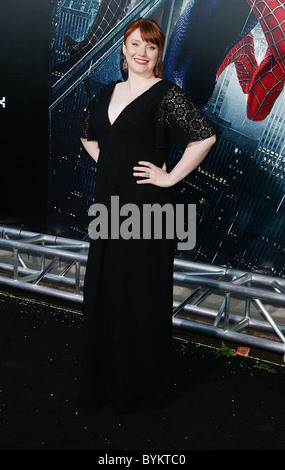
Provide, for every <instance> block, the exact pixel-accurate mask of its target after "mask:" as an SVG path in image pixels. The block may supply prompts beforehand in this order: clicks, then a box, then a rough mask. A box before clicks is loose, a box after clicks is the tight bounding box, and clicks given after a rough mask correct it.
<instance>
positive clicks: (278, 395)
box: [0, 292, 285, 463]
mask: <svg viewBox="0 0 285 470" xmlns="http://www.w3.org/2000/svg"><path fill="white" fill-rule="evenodd" d="M0 321H1V323H0V332H1V338H2V339H1V374H0V377H1V379H0V380H1V384H0V422H1V426H0V428H1V439H0V448H1V449H2V450H93V451H97V454H98V456H99V457H98V458H101V457H100V456H103V457H104V456H108V455H111V453H113V454H114V451H117V454H116V452H115V455H127V452H131V451H139V452H144V453H147V452H148V451H152V453H155V452H156V451H159V452H160V453H161V452H164V453H165V452H166V451H167V453H168V454H173V453H175V454H176V453H184V454H185V453H187V451H190V450H242V449H244V450H284V449H285V433H284V430H285V427H284V418H285V412H284V389H285V367H284V365H283V364H280V363H274V362H270V361H264V360H263V359H260V358H253V357H244V356H240V355H237V354H235V353H234V351H233V350H230V349H229V350H226V351H224V350H223V348H222V347H221V348H216V347H209V346H206V345H202V344H197V343H195V342H193V341H191V340H187V341H186V340H184V339H181V338H176V337H174V338H173V361H174V371H175V373H174V384H175V385H174V388H175V394H174V397H173V400H172V402H171V403H168V404H167V405H164V407H162V408H160V409H156V410H149V411H143V412H129V413H124V414H123V413H121V414H118V413H116V412H115V411H113V410H112V409H111V408H108V407H107V408H104V409H102V410H100V411H98V412H92V413H90V412H89V413H87V412H85V411H82V410H80V409H79V408H78V406H77V393H78V385H79V384H78V377H79V370H80V361H79V357H80V332H81V321H82V318H81V315H80V314H79V313H78V312H76V311H74V310H72V309H68V308H64V307H63V306H55V305H52V304H50V303H49V302H48V301H45V302H44V301H38V300H35V299H32V298H26V297H23V296H17V295H11V294H8V293H5V292H2V293H0ZM221 346H222V345H221ZM231 353H233V354H231ZM156 453H157V452H156ZM113 454H112V455H113ZM103 457H102V458H103ZM104 458H105V457H104ZM106 458H107V457H106ZM111 463H113V462H111Z"/></svg>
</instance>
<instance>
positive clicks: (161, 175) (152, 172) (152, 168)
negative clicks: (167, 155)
mask: <svg viewBox="0 0 285 470" xmlns="http://www.w3.org/2000/svg"><path fill="white" fill-rule="evenodd" d="M138 164H139V165H141V166H134V168H133V169H134V173H133V175H134V176H140V177H141V178H143V179H141V180H138V181H137V184H154V185H155V186H160V187H162V188H167V187H169V186H171V182H170V178H169V173H167V171H166V163H164V164H163V165H162V168H160V167H158V166H156V165H154V164H153V163H150V162H142V161H140V162H138ZM146 174H147V177H145V176H146Z"/></svg>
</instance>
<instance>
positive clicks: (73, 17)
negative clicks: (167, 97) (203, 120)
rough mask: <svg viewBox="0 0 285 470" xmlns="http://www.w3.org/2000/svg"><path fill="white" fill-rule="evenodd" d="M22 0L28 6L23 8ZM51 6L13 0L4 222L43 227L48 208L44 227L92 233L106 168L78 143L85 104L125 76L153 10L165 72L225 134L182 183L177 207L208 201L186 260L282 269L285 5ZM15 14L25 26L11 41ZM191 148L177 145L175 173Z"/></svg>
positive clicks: (4, 95) (157, 1)
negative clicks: (131, 36)
mask: <svg viewBox="0 0 285 470" xmlns="http://www.w3.org/2000/svg"><path fill="white" fill-rule="evenodd" d="M18 3H20V4H21V3H24V4H25V8H24V6H23V5H21V7H19V6H18V10H17V8H16V4H18ZM44 3H48V2H44V1H43V0H37V1H32V0H27V1H26V2H15V1H11V2H10V1H9V3H8V2H7V5H5V14H4V17H3V16H2V15H1V23H2V21H3V19H2V18H5V21H4V26H3V27H2V26H1V28H2V31H1V34H3V28H4V34H5V36H6V38H8V37H9V45H10V47H9V49H8V51H7V50H6V52H4V53H3V54H4V59H5V62H4V63H5V64H7V67H4V69H5V70H4V77H3V78H4V81H3V84H4V85H3V86H2V91H1V93H0V94H1V96H0V112H1V120H2V121H1V122H2V132H3V138H2V142H5V141H6V143H8V147H6V150H5V152H3V156H2V158H3V160H4V161H5V167H6V168H7V171H6V169H5V172H6V174H7V182H6V186H5V185H4V190H5V196H4V195H3V197H2V204H3V201H4V206H5V208H6V209H5V210H3V220H6V221H7V220H8V219H9V220H10V221H12V222H14V223H23V224H26V225H27V224H28V225H29V229H31V230H38V226H39V225H40V220H41V219H43V214H45V209H43V208H47V217H46V231H48V232H49V233H52V234H57V235H60V236H65V237H71V238H76V239H84V240H86V239H88V225H89V223H90V217H88V209H89V207H90V206H92V204H93V203H94V197H95V194H96V164H95V163H94V162H93V160H92V159H91V158H90V157H89V156H88V154H87V153H86V151H85V150H84V148H83V147H82V144H81V142H80V138H79V129H80V123H81V121H82V117H83V114H84V109H85V108H86V106H87V105H88V103H89V101H90V100H91V99H92V97H93V96H94V95H95V94H96V93H97V92H98V91H99V90H100V88H101V87H102V86H104V85H106V84H108V83H110V82H112V81H116V80H123V79H125V77H124V74H123V71H122V67H121V62H122V60H121V45H122V40H123V33H124V30H125V28H126V26H127V25H128V23H129V22H131V21H132V20H134V19H136V18H138V17H140V16H142V17H146V18H147V17H148V18H153V19H155V20H156V21H157V22H158V23H159V25H160V26H161V28H162V30H163V31H164V33H165V36H166V46H165V51H164V56H163V60H164V76H165V78H167V79H169V80H171V81H173V82H174V83H177V84H178V85H179V86H180V87H181V88H183V89H184V90H185V91H186V92H188V93H189V94H190V95H191V97H192V99H193V100H194V101H195V102H196V104H197V105H199V106H200V107H201V108H202V109H203V110H204V112H205V113H206V114H207V115H208V116H209V117H210V118H211V119H212V120H213V121H214V122H215V123H216V124H218V126H219V128H220V130H221V132H220V134H219V136H218V138H217V142H216V144H215V145H214V146H213V148H212V149H211V151H210V153H209V154H208V156H207V158H206V159H205V160H204V161H203V163H202V164H201V165H200V166H199V167H198V168H197V169H196V170H195V171H194V172H193V173H192V174H191V175H189V176H188V177H187V178H186V179H185V180H183V181H182V182H181V183H179V184H178V185H177V188H176V194H177V203H184V204H196V208H197V213H196V245H195V247H194V248H193V249H191V250H188V251H187V250H186V251H183V253H181V254H182V255H183V256H184V257H187V258H189V259H191V260H194V261H199V262H204V263H208V264H210V263H212V264H215V265H223V266H232V267H234V268H237V269H245V270H248V271H258V272H262V273H268V274H274V275H275V276H280V277H284V276H285V242H284V240H285V237H284V235H285V234H284V232H285V228H284V227H285V223H284V222H285V197H284V196H285V192H284V190H285V182H284V177H285V148H284V142H285V131H284V129H285V126H284V121H285V106H284V96H285V95H284V91H283V85H284V79H285V34H284V33H285V31H284V30H285V21H284V8H285V7H284V1H281V0H240V1H236V0H215V1H212V0H171V1H170V0H101V1H99V0H50V3H49V9H47V7H46V6H45V7H44V6H43V5H42V4H44ZM9 9H10V11H9ZM19 9H21V12H20V13H22V14H23V15H24V16H22V18H21V21H20V19H19ZM47 10H48V11H47ZM24 13H25V14H24ZM15 17H16V18H18V19H17V21H16V23H15V24H18V23H20V26H21V25H22V26H21V27H19V28H17V27H16V28H14V29H13V34H14V36H13V38H12V37H11V34H12V33H11V29H10V28H9V24H10V25H11V21H12V18H13V21H14V20H15ZM23 17H25V21H24V20H23ZM6 19H7V22H6ZM9 21H10V23H9ZM47 23H48V27H46V24H47ZM23 25H25V31H24V28H23ZM21 28H22V29H21ZM15 29H16V31H15ZM47 38H49V39H47ZM40 51H41V52H40ZM47 57H49V62H48V59H47ZM35 59H36V60H35ZM31 62H33V65H31ZM48 64H49V69H48ZM31 90H32V92H31ZM47 98H48V99H49V102H47ZM5 99H6V101H5ZM12 132H13V134H12ZM7 148H8V149H7ZM182 152H183V149H172V150H171V151H170V152H169V158H168V162H167V165H168V168H169V169H171V168H172V167H173V165H175V164H176V163H177V161H178V160H179V158H180V157H181V155H182ZM45 188H46V189H45ZM15 200H16V202H15ZM27 205H28V206H29V209H27V208H26V207H27ZM24 208H26V209H24ZM27 211H28V215H27V217H25V216H24V214H25V213H27ZM5 217H6V219H5ZM21 217H22V221H21ZM177 254H180V253H179V252H177Z"/></svg>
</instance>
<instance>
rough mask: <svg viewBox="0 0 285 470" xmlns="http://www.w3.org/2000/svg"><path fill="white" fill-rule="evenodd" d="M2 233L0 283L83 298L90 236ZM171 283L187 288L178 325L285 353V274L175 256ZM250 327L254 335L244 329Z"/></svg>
mask: <svg viewBox="0 0 285 470" xmlns="http://www.w3.org/2000/svg"><path fill="white" fill-rule="evenodd" d="M0 234H1V237H0V253H1V256H0V284H2V285H3V286H7V287H12V288H18V289H20V290H24V291H29V292H32V293H34V294H35V295H37V294H39V295H43V296H47V297H54V298H58V299H62V300H66V301H70V302H74V303H75V304H78V305H81V304H82V301H83V294H82V291H83V287H84V274H85V266H86V261H87V254H88V248H89V242H84V241H79V240H73V239H69V238H62V237H57V236H53V235H48V234H37V233H34V232H29V231H24V230H21V229H15V228H9V227H4V226H0ZM173 283H174V287H180V288H181V287H182V288H186V289H185V290H187V291H188V292H187V295H186V297H185V298H184V299H183V300H182V301H174V303H173V327H174V328H176V329H179V330H184V331H189V332H192V333H197V334H199V335H202V336H206V337H212V338H216V339H220V340H222V341H225V340H227V341H230V342H234V343H236V344H240V345H243V346H247V347H249V348H256V349H262V350H267V351H270V352H273V353H276V354H281V355H282V356H283V358H284V353H285V327H284V325H283V326H282V325H278V324H277V323H276V321H275V320H274V319H273V316H272V314H271V313H270V311H269V310H270V308H271V310H272V309H274V310H275V312H276V311H277V313H278V312H280V315H281V316H282V313H283V312H284V313H283V314H284V315H285V310H284V307H285V280H284V279H281V278H276V277H273V276H269V275H264V274H258V273H250V272H244V271H239V270H235V269H231V268H227V267H219V266H213V265H206V264H202V263H196V262H192V261H190V260H187V259H181V258H178V257H176V258H175V260H174V275H173ZM182 290H183V289H182ZM189 292H190V293H189ZM211 295H215V296H216V299H218V302H217V300H216V301H215V303H214V306H216V307H217V308H214V309H210V308H205V307H203V306H202V303H203V302H204V301H205V300H206V299H208V300H209V298H210V296H211ZM232 301H238V302H239V304H240V305H242V308H239V312H238V314H233V311H232V309H231V302H232ZM208 303H210V302H208ZM210 305H211V303H210ZM253 306H254V315H253V312H252V307H253ZM277 316H278V315H277ZM259 317H260V319H259ZM284 323H285V322H284ZM249 329H252V330H254V335H252V334H248V333H247V332H245V330H247V331H248V330H249ZM268 334H269V336H270V339H268ZM266 336H267V337H266ZM272 337H273V339H271V338H272Z"/></svg>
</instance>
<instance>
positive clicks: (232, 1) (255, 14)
mask: <svg viewBox="0 0 285 470" xmlns="http://www.w3.org/2000/svg"><path fill="white" fill-rule="evenodd" d="M284 4H285V2H284V1H282V0H196V1H195V2H194V4H193V3H189V4H188V6H187V7H186V9H185V10H184V12H183V14H182V16H181V17H180V19H179V20H178V22H177V24H176V26H175V28H174V31H173V34H172V37H171V40H170V44H169V46H168V49H167V55H166V58H165V67H164V72H165V75H166V77H167V78H169V79H172V80H175V81H177V82H179V85H180V86H181V87H182V88H184V89H185V90H186V91H189V93H191V94H192V95H193V97H194V98H195V100H196V102H197V103H198V104H199V105H200V106H201V107H203V106H204V105H205V104H206V103H207V102H208V100H209V99H210V97H211V95H212V92H213V89H214V86H215V78H216V76H217V77H219V75H220V74H221V72H222V71H223V70H224V69H225V68H226V67H227V66H228V65H229V64H230V63H231V62H234V63H235V66H236V69H237V74H238V78H239V82H240V84H241V87H242V90H243V92H244V93H246V94H248V102H247V116H248V118H249V119H251V120H253V121H261V120H263V119H265V118H266V117H267V116H268V114H269V113H270V111H271V109H272V106H273V105H274V103H275V101H276V99H277V97H278V96H279V95H280V93H281V91H282V90H283V86H284V80H285V8H284ZM230 20H232V21H230ZM257 21H259V23H260V25H261V27H262V29H263V32H264V34H265V37H266V39H267V42H268V50H267V53H266V55H265V57H264V59H263V60H262V62H261V64H260V65H259V66H258V64H257V62H256V59H255V55H254V48H253V40H252V37H251V34H250V30H251V29H252V28H253V27H254V26H255V25H256V23H257ZM199 59H200V60H199Z"/></svg>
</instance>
